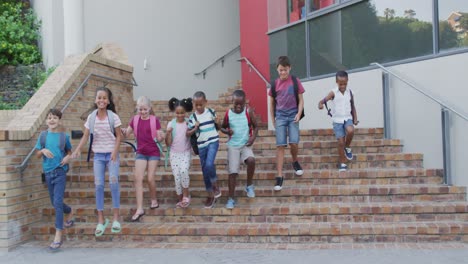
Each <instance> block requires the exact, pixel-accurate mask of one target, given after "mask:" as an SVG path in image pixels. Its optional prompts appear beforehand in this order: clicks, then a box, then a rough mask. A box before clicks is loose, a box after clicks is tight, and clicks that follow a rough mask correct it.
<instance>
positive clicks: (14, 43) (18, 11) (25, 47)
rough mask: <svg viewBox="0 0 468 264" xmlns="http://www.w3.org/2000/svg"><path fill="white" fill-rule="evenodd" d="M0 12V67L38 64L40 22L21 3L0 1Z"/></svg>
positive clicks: (39, 58) (39, 55)
mask: <svg viewBox="0 0 468 264" xmlns="http://www.w3.org/2000/svg"><path fill="white" fill-rule="evenodd" d="M0 12H1V13H0V28H1V30H0V66H2V65H18V64H25V65H29V64H33V63H38V62H40V61H41V54H40V53H39V49H38V47H37V40H38V39H39V28H40V22H39V21H38V20H37V17H36V15H35V14H34V12H33V10H32V9H31V8H28V7H27V6H26V4H25V3H23V2H17V1H1V2H0Z"/></svg>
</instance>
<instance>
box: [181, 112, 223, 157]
mask: <svg viewBox="0 0 468 264" xmlns="http://www.w3.org/2000/svg"><path fill="white" fill-rule="evenodd" d="M211 111H213V113H211ZM211 111H210V110H209V109H208V108H205V111H204V112H203V114H201V115H199V114H197V113H196V112H194V113H193V114H191V115H190V118H189V121H188V129H192V128H194V127H195V123H196V121H195V118H193V115H196V117H197V120H198V122H199V123H200V126H199V127H198V128H199V131H200V135H199V136H198V138H197V144H198V148H205V147H207V146H208V145H209V144H211V143H213V142H216V141H219V134H218V131H216V126H215V120H216V112H214V110H211Z"/></svg>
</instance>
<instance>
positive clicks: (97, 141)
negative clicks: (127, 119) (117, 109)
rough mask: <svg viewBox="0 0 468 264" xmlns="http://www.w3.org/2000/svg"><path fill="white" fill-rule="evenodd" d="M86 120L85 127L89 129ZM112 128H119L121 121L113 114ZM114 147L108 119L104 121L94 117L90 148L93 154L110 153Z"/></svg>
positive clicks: (113, 137)
mask: <svg viewBox="0 0 468 264" xmlns="http://www.w3.org/2000/svg"><path fill="white" fill-rule="evenodd" d="M90 116H91V115H89V116H88V119H87V120H86V123H85V127H86V128H87V129H89V118H90ZM113 116H114V127H115V128H117V127H120V126H121V125H122V121H120V118H119V116H118V115H117V114H116V113H114V114H113ZM114 147H115V136H114V134H112V131H111V129H110V125H109V118H108V117H107V116H106V118H105V119H104V120H100V119H99V117H96V122H95V123H94V135H93V145H92V146H91V148H92V150H93V152H94V153H111V152H112V151H114Z"/></svg>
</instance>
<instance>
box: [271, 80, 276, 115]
mask: <svg viewBox="0 0 468 264" xmlns="http://www.w3.org/2000/svg"><path fill="white" fill-rule="evenodd" d="M270 91H271V96H272V97H273V99H274V100H273V117H276V79H274V80H273V81H272V82H271V84H270Z"/></svg>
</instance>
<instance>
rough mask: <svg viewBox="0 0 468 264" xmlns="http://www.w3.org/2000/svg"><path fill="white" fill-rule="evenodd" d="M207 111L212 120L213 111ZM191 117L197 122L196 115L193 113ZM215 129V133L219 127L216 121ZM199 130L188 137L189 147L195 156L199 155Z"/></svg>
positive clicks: (209, 109)
mask: <svg viewBox="0 0 468 264" xmlns="http://www.w3.org/2000/svg"><path fill="white" fill-rule="evenodd" d="M208 111H210V113H211V115H212V116H213V120H214V118H215V113H214V111H213V109H211V108H208ZM192 116H193V119H194V120H195V122H198V120H197V115H196V114H195V113H193V114H192ZM215 128H216V131H218V130H219V125H218V124H217V123H216V120H215ZM199 130H200V129H197V131H196V132H195V133H193V134H192V135H191V136H190V145H191V146H192V149H193V153H195V155H198V153H199V152H198V137H199V136H200V132H199Z"/></svg>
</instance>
